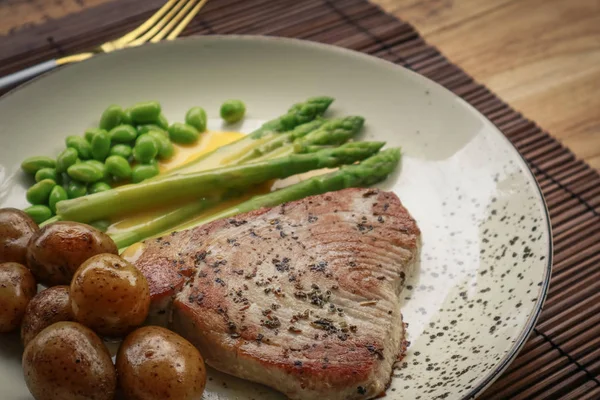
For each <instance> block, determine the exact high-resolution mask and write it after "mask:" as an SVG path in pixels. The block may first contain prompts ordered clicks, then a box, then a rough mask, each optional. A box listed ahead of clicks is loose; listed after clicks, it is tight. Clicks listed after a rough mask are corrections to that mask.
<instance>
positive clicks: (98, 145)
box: [92, 130, 110, 161]
mask: <svg viewBox="0 0 600 400" xmlns="http://www.w3.org/2000/svg"><path fill="white" fill-rule="evenodd" d="M109 152H110V135H109V134H108V132H106V131H104V130H102V131H98V132H96V134H95V135H94V137H93V138H92V157H94V160H98V161H104V160H105V159H106V157H107V156H108V153H109Z"/></svg>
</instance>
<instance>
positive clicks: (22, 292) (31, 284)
mask: <svg viewBox="0 0 600 400" xmlns="http://www.w3.org/2000/svg"><path fill="white" fill-rule="evenodd" d="M36 292H37V285H36V283H35V278H34V277H33V275H32V274H31V272H30V271H29V270H28V269H27V268H25V266H24V265H21V264H19V263H16V262H7V263H2V264H0V333H5V332H11V331H13V330H15V329H17V328H18V327H19V325H21V320H22V319H23V316H24V315H25V310H26V309H27V304H29V302H30V301H31V299H32V298H33V296H35V293H36Z"/></svg>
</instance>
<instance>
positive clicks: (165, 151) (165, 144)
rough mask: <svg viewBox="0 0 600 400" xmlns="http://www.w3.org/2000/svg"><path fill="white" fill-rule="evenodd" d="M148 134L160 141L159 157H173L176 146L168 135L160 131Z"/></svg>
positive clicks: (163, 158) (165, 158) (166, 158)
mask: <svg viewBox="0 0 600 400" xmlns="http://www.w3.org/2000/svg"><path fill="white" fill-rule="evenodd" d="M147 134H148V135H150V136H152V137H153V138H154V139H155V140H156V142H157V143H158V158H160V159H161V160H168V159H169V158H171V157H173V154H175V148H174V147H173V143H171V141H170V140H169V138H168V137H166V136H165V135H163V134H162V133H160V132H158V131H150V132H148V133H147Z"/></svg>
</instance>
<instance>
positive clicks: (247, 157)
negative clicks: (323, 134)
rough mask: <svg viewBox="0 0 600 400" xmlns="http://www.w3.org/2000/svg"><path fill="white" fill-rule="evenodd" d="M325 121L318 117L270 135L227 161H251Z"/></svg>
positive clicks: (316, 127)
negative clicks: (288, 129)
mask: <svg viewBox="0 0 600 400" xmlns="http://www.w3.org/2000/svg"><path fill="white" fill-rule="evenodd" d="M326 122H327V121H326V120H325V119H322V118H318V119H316V120H314V121H311V122H307V123H305V124H302V125H299V126H297V127H295V128H294V129H292V130H291V131H289V132H284V133H282V134H280V135H275V136H272V137H270V138H269V140H268V141H266V142H264V143H263V144H262V145H260V146H255V147H254V148H252V149H250V150H249V151H246V152H243V153H238V154H234V155H232V157H229V158H228V159H227V161H229V162H230V163H232V164H244V163H247V162H251V161H253V160H254V159H256V158H258V157H261V156H263V155H265V154H268V153H270V152H272V151H273V150H275V149H278V148H280V147H282V146H285V145H288V144H290V143H292V142H293V141H294V140H296V139H298V138H301V137H303V136H306V135H307V134H309V133H310V132H312V131H314V130H316V129H319V128H320V127H321V126H322V125H323V124H325V123H326Z"/></svg>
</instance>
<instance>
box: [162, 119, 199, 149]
mask: <svg viewBox="0 0 600 400" xmlns="http://www.w3.org/2000/svg"><path fill="white" fill-rule="evenodd" d="M199 136H200V134H199V133H198V130H197V129H196V128H194V127H193V126H191V125H188V124H182V123H181V122H175V123H174V124H173V125H171V126H169V139H171V141H172V142H174V143H181V144H191V143H194V142H196V141H197V140H198V137H199Z"/></svg>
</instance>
